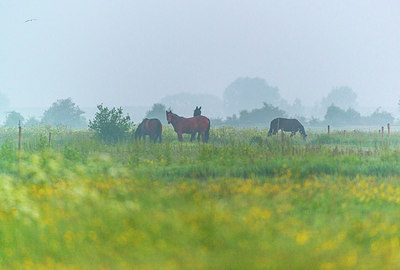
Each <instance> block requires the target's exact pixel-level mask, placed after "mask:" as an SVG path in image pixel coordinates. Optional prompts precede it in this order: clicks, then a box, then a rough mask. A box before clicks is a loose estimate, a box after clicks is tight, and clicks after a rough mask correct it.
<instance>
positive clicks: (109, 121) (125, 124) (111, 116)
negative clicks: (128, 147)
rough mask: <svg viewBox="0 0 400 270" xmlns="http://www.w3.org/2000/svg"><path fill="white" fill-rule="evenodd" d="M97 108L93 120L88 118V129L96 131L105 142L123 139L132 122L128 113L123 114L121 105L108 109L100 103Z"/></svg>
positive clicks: (126, 135)
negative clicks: (97, 110)
mask: <svg viewBox="0 0 400 270" xmlns="http://www.w3.org/2000/svg"><path fill="white" fill-rule="evenodd" d="M97 109H99V112H97V113H96V115H95V117H94V120H93V121H91V120H89V129H91V130H93V131H94V132H96V134H97V135H98V136H99V138H100V139H101V140H102V141H104V142H106V143H110V142H114V143H115V142H117V141H122V140H125V139H126V138H127V137H128V134H129V130H130V128H131V127H132V124H133V122H131V118H130V117H129V115H126V116H124V115H123V112H122V108H121V107H120V108H112V109H111V110H110V109H109V108H107V107H103V105H102V104H100V105H98V106H97Z"/></svg>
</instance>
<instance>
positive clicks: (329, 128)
mask: <svg viewBox="0 0 400 270" xmlns="http://www.w3.org/2000/svg"><path fill="white" fill-rule="evenodd" d="M330 133H331V126H330V125H328V135H329V134H330Z"/></svg>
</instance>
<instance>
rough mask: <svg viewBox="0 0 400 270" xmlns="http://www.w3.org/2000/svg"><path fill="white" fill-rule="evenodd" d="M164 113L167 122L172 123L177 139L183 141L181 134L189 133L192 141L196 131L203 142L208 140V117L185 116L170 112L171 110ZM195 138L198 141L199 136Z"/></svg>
mask: <svg viewBox="0 0 400 270" xmlns="http://www.w3.org/2000/svg"><path fill="white" fill-rule="evenodd" d="M165 113H166V115H167V121H168V124H172V126H173V127H174V130H175V132H176V133H177V134H178V139H179V141H183V137H182V134H191V135H192V136H191V137H190V141H193V139H194V137H195V136H196V133H197V132H198V133H199V135H201V138H202V140H203V142H208V138H209V136H210V119H208V118H207V117H205V116H202V115H198V116H195V117H190V118H185V117H182V116H179V115H176V114H174V113H172V112H171V110H170V111H166V112H165ZM197 139H198V140H199V141H200V136H199V137H198V138H197Z"/></svg>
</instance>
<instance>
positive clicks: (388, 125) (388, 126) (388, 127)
mask: <svg viewBox="0 0 400 270" xmlns="http://www.w3.org/2000/svg"><path fill="white" fill-rule="evenodd" d="M387 129H388V136H390V123H388V124H387Z"/></svg>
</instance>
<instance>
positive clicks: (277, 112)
mask: <svg viewBox="0 0 400 270" xmlns="http://www.w3.org/2000/svg"><path fill="white" fill-rule="evenodd" d="M285 116H286V112H285V111H283V110H281V109H279V108H278V107H274V106H272V105H270V104H267V103H265V102H264V104H263V107H262V108H256V109H253V110H251V111H250V112H249V111H246V110H244V111H241V112H240V115H239V117H236V115H233V116H232V117H228V118H227V119H226V120H225V121H221V120H218V119H215V120H213V121H212V123H213V125H215V126H221V125H228V126H243V127H249V126H263V127H265V126H269V123H270V122H271V121H272V120H273V119H275V118H277V117H285Z"/></svg>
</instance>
